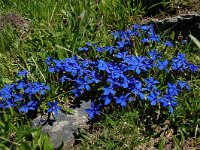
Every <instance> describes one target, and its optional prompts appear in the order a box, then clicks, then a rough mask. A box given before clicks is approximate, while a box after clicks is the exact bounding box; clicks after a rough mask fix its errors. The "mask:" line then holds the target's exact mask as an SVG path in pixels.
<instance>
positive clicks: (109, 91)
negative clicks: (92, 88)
mask: <svg viewBox="0 0 200 150" xmlns="http://www.w3.org/2000/svg"><path fill="white" fill-rule="evenodd" d="M102 90H103V91H104V92H103V95H109V94H112V95H115V93H116V91H115V90H114V87H113V84H110V85H109V86H105V87H104V88H102Z"/></svg>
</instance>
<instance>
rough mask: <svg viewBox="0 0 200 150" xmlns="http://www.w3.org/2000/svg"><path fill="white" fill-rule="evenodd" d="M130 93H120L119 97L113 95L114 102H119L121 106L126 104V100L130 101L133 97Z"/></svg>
mask: <svg viewBox="0 0 200 150" xmlns="http://www.w3.org/2000/svg"><path fill="white" fill-rule="evenodd" d="M130 94H131V93H127V94H126V95H123V94H122V95H120V96H119V97H115V99H116V103H117V104H120V105H121V106H122V107H125V106H126V105H127V101H132V100H133V98H131V97H129V95H130Z"/></svg>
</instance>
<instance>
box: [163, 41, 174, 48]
mask: <svg viewBox="0 0 200 150" xmlns="http://www.w3.org/2000/svg"><path fill="white" fill-rule="evenodd" d="M164 45H165V46H168V47H173V44H172V42H171V41H165V42H164Z"/></svg>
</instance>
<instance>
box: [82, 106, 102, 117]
mask: <svg viewBox="0 0 200 150" xmlns="http://www.w3.org/2000/svg"><path fill="white" fill-rule="evenodd" d="M100 107H101V104H98V105H97V106H95V104H94V102H92V103H91V108H90V109H86V110H85V111H86V112H87V113H88V115H89V118H90V119H92V118H94V115H99V114H100V113H101V112H100V111H99V109H100Z"/></svg>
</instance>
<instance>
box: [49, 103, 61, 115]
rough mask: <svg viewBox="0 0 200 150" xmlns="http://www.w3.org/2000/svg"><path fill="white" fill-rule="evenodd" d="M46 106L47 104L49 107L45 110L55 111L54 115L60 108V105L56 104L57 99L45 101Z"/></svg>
mask: <svg viewBox="0 0 200 150" xmlns="http://www.w3.org/2000/svg"><path fill="white" fill-rule="evenodd" d="M47 104H48V106H49V109H48V110H47V112H48V113H52V112H53V113H55V115H57V114H58V111H59V110H61V107H60V106H57V105H58V101H55V102H48V103H47Z"/></svg>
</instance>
